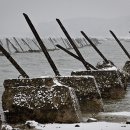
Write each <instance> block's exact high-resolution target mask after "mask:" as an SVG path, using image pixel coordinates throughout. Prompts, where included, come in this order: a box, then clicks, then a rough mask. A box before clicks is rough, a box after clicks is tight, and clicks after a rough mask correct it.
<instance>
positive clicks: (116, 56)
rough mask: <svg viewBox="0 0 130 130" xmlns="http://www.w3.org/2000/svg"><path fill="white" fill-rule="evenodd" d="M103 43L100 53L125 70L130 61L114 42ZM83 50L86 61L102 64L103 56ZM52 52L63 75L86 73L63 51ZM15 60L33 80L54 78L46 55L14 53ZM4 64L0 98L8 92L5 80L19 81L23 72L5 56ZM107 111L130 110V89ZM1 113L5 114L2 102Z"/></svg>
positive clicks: (0, 73) (0, 69)
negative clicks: (79, 71)
mask: <svg viewBox="0 0 130 130" xmlns="http://www.w3.org/2000/svg"><path fill="white" fill-rule="evenodd" d="M101 42H103V43H102V44H99V45H98V48H99V49H100V51H101V52H102V53H103V54H104V55H105V56H106V57H107V59H109V60H111V61H113V62H114V63H115V65H116V66H117V67H118V68H122V67H123V66H124V64H125V62H126V61H127V60H128V58H127V57H126V55H125V54H124V52H123V51H122V50H121V48H120V47H119V45H118V44H117V43H116V42H114V41H112V40H106V41H101ZM123 45H124V46H125V47H126V48H127V50H128V51H129V48H130V42H129V41H127V42H124V41H123ZM72 51H73V50H72ZM80 51H81V53H82V54H83V56H84V57H85V59H86V60H87V61H88V62H90V63H91V64H93V65H96V64H97V62H99V61H102V59H101V57H100V56H99V55H98V54H97V53H96V52H95V50H94V49H93V48H92V47H89V46H87V47H84V48H81V49H80ZM49 53H50V55H51V56H52V58H53V60H54V62H55V64H56V66H57V67H58V68H59V71H60V73H61V75H70V73H71V71H73V70H85V68H84V66H83V65H82V64H81V63H80V62H79V61H77V60H76V59H74V58H72V57H71V56H69V55H68V54H66V53H64V52H63V51H61V50H57V51H51V52H49ZM129 53H130V52H129ZM12 57H13V58H14V59H15V60H16V61H17V62H18V63H19V65H21V67H22V68H23V69H24V70H25V72H26V73H27V74H28V75H29V76H30V77H40V76H43V75H44V76H48V75H50V76H52V75H54V73H53V71H52V69H51V67H50V66H49V64H48V62H47V60H46V58H45V56H44V54H43V53H23V54H22V53H21V54H12ZM0 61H1V62H0V96H2V93H3V91H4V88H3V81H4V80H5V79H9V78H17V77H18V76H19V73H18V72H17V70H16V69H15V68H14V67H13V66H12V65H11V63H10V62H9V61H8V60H7V59H6V58H5V57H4V56H0ZM129 86H130V85H129ZM0 101H1V100H0ZM106 108H107V110H108V111H130V87H128V88H127V92H126V95H125V97H124V98H123V99H120V100H117V101H109V102H107V106H106ZM0 112H1V113H2V105H1V102H0Z"/></svg>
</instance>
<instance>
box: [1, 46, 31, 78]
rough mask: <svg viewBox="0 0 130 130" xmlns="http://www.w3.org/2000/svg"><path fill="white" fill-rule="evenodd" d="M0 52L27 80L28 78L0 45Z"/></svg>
mask: <svg viewBox="0 0 130 130" xmlns="http://www.w3.org/2000/svg"><path fill="white" fill-rule="evenodd" d="M0 50H1V52H2V53H3V54H4V55H5V56H6V58H7V59H8V60H9V61H10V62H11V63H12V65H13V66H14V67H15V68H16V69H17V70H18V72H19V73H20V74H21V75H22V76H23V77H24V78H29V76H28V75H27V74H26V73H25V71H24V70H23V69H22V68H21V67H20V66H19V65H18V63H17V62H16V61H15V60H14V59H13V58H12V57H11V55H10V54H9V53H8V52H7V51H6V50H5V49H4V48H3V47H2V45H0Z"/></svg>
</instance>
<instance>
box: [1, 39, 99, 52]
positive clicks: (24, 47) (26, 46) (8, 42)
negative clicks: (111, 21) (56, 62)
mask: <svg viewBox="0 0 130 130" xmlns="http://www.w3.org/2000/svg"><path fill="white" fill-rule="evenodd" d="M92 40H93V41H95V42H94V43H95V44H98V43H99V42H98V40H97V39H95V38H92ZM73 41H74V43H75V44H76V46H77V47H78V48H82V47H85V46H89V45H90V44H89V43H88V42H87V41H86V39H85V38H75V39H73ZM43 42H44V43H45V44H46V46H47V49H48V51H54V50H57V49H58V48H57V47H56V46H55V45H56V44H62V46H64V47H65V48H66V49H72V46H71V44H70V43H69V41H68V39H66V38H62V37H61V38H51V37H49V38H47V39H43ZM0 44H1V45H2V46H3V47H4V48H5V49H6V50H7V51H8V52H9V53H24V52H38V51H41V49H40V47H39V44H38V43H37V40H36V39H30V38H24V39H23V38H15V37H13V38H5V39H0Z"/></svg>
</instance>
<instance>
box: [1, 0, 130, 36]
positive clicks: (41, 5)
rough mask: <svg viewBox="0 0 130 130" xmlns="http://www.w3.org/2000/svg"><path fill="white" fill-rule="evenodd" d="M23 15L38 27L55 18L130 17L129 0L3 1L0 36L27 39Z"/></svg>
mask: <svg viewBox="0 0 130 130" xmlns="http://www.w3.org/2000/svg"><path fill="white" fill-rule="evenodd" d="M23 12H24V13H27V14H28V15H29V17H30V18H31V20H32V21H33V23H34V24H35V25H38V24H39V23H41V22H48V21H55V19H56V18H60V19H62V20H63V19H70V18H78V17H97V18H98V17H100V18H115V17H130V0H0V37H11V36H24V34H25V33H24V32H26V31H27V30H29V28H28V25H27V23H26V21H25V19H24V17H23V15H22V13H23Z"/></svg>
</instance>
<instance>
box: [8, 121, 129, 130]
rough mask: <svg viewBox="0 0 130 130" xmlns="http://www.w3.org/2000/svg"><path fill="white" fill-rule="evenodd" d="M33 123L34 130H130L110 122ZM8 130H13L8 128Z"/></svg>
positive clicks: (125, 126)
mask: <svg viewBox="0 0 130 130" xmlns="http://www.w3.org/2000/svg"><path fill="white" fill-rule="evenodd" d="M28 122H30V123H31V126H32V129H35V130H67V129H68V130H130V124H125V123H110V122H92V123H76V124H39V123H37V122H35V121H28ZM6 130H13V128H12V127H10V126H7V127H6Z"/></svg>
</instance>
